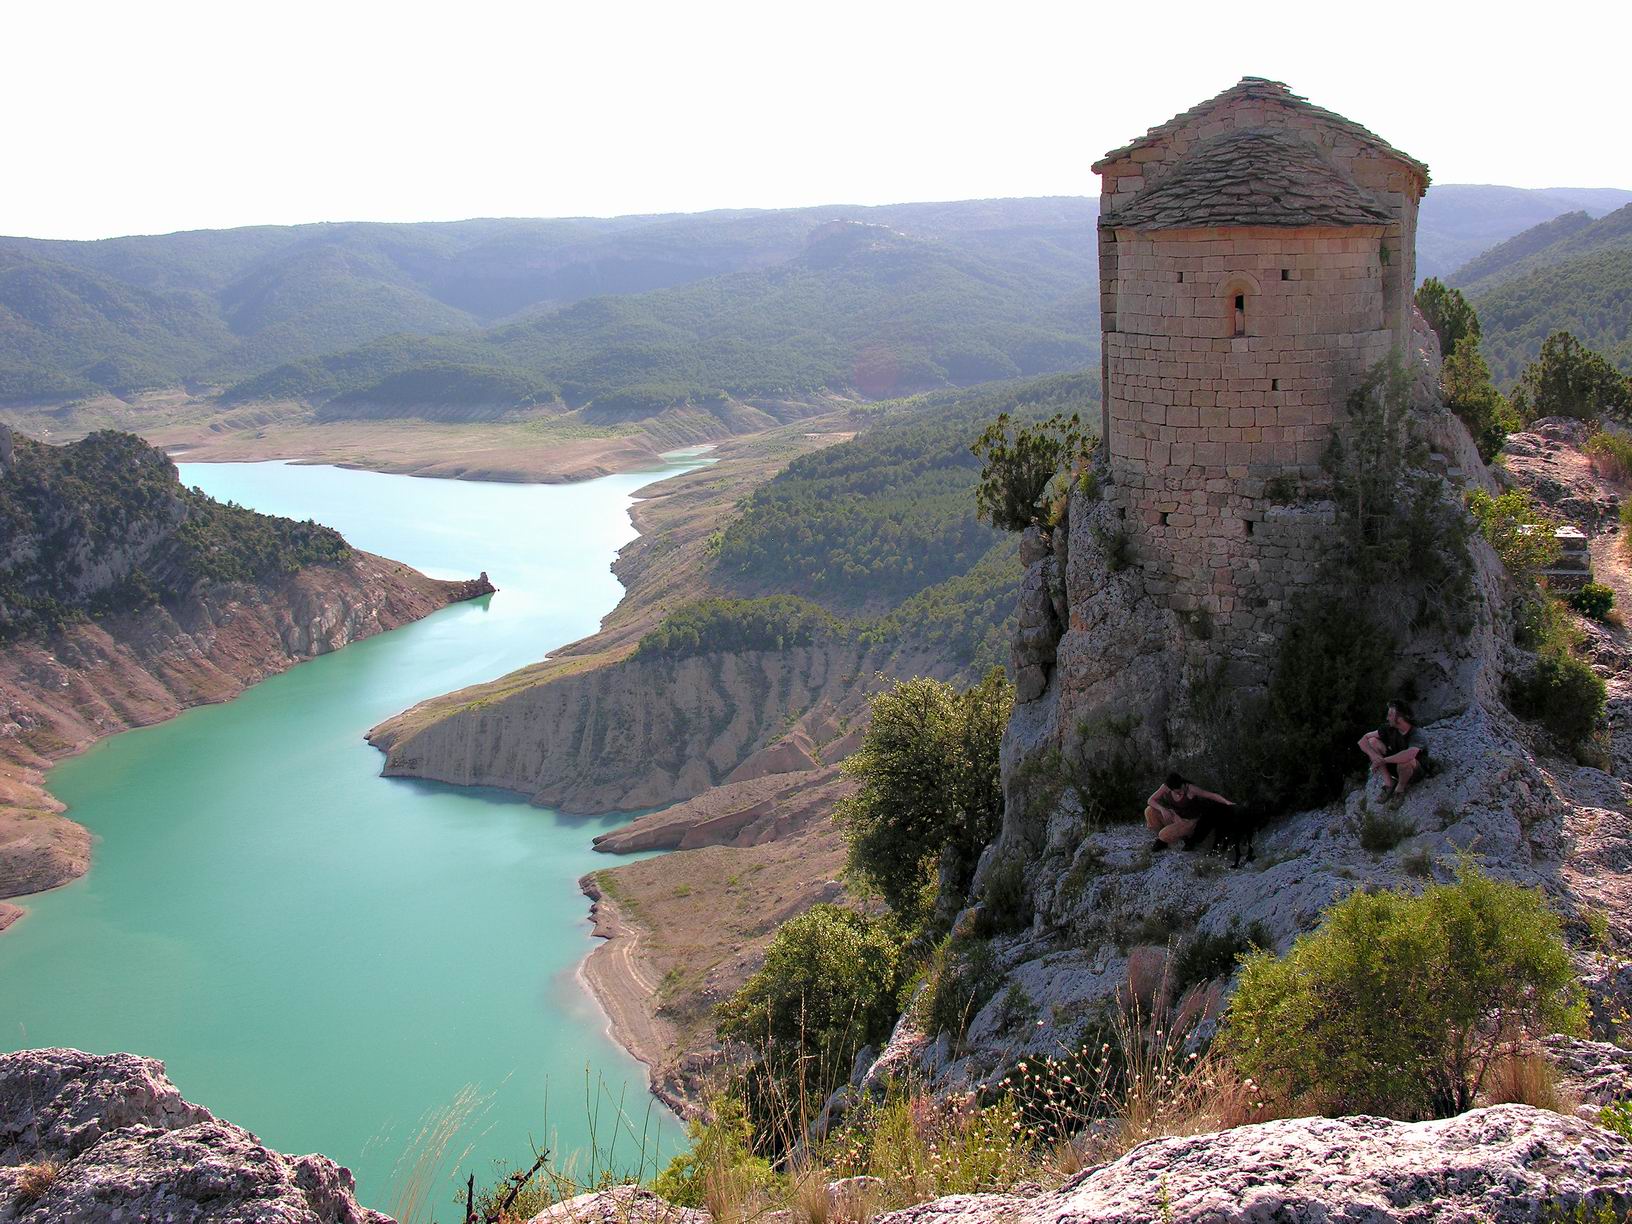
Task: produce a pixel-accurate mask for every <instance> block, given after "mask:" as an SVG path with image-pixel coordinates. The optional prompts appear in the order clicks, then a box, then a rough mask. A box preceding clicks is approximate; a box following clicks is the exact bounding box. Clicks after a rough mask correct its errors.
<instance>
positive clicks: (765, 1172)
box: [516, 1095, 776, 1219]
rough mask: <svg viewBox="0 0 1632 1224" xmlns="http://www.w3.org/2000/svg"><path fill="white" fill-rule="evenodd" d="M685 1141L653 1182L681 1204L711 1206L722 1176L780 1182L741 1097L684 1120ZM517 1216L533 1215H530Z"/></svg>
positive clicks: (755, 1184) (758, 1185)
mask: <svg viewBox="0 0 1632 1224" xmlns="http://www.w3.org/2000/svg"><path fill="white" fill-rule="evenodd" d="M686 1139H687V1141H688V1142H687V1147H686V1150H685V1151H683V1152H679V1153H677V1154H676V1155H675V1156H674V1158H673V1159H671V1160H670V1161H669V1163H668V1165H667V1166H665V1167H664V1169H663V1171H662V1172H661V1173H659V1174H658V1175H657V1177H656V1178H655V1179H654V1180H653V1182H652V1189H653V1191H655V1192H656V1193H657V1194H659V1195H661V1196H662V1197H663V1198H665V1199H667V1200H668V1201H669V1202H671V1203H673V1204H674V1205H675V1206H677V1207H690V1208H693V1209H695V1210H703V1209H705V1208H706V1207H708V1205H709V1203H708V1200H709V1195H710V1191H711V1190H712V1189H713V1187H712V1186H711V1185H710V1182H711V1181H717V1180H718V1179H720V1178H721V1177H722V1176H725V1177H733V1179H734V1180H737V1181H739V1183H740V1184H743V1185H745V1186H746V1187H748V1188H751V1189H765V1188H767V1187H769V1186H771V1185H773V1184H774V1183H775V1181H776V1174H775V1173H774V1172H773V1171H772V1169H771V1165H770V1162H769V1161H768V1160H766V1159H764V1158H763V1157H761V1156H757V1155H755V1154H754V1135H753V1127H752V1126H751V1125H750V1124H749V1121H748V1112H747V1110H746V1109H745V1108H744V1107H743V1103H742V1100H741V1099H740V1098H739V1097H735V1096H731V1095H721V1096H716V1097H714V1098H712V1099H711V1100H710V1101H709V1102H708V1108H707V1110H706V1111H705V1113H704V1115H703V1117H700V1118H693V1119H692V1120H691V1121H689V1122H687V1123H686ZM548 1205H549V1204H547V1203H546V1204H544V1206H548ZM516 1218H517V1219H530V1218H531V1215H530V1214H526V1215H523V1214H518V1215H517V1217H516Z"/></svg>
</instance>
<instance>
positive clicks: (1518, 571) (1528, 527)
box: [1468, 489, 1559, 586]
mask: <svg viewBox="0 0 1632 1224" xmlns="http://www.w3.org/2000/svg"><path fill="white" fill-rule="evenodd" d="M1468 509H1469V510H1471V511H1473V517H1474V519H1475V520H1476V521H1477V522H1478V524H1479V529H1480V531H1482V532H1483V533H1484V536H1485V539H1487V540H1489V541H1490V546H1491V547H1492V548H1494V549H1495V550H1496V555H1497V557H1499V558H1500V559H1501V562H1502V565H1503V566H1504V567H1505V568H1506V570H1507V572H1508V573H1509V574H1511V575H1513V577H1514V578H1515V579H1516V580H1517V581H1518V582H1519V583H1520V584H1521V585H1524V586H1529V585H1530V584H1532V583H1534V582H1535V580H1536V575H1537V573H1538V572H1539V571H1541V570H1544V569H1546V568H1547V567H1548V566H1549V565H1551V564H1552V563H1553V562H1554V561H1556V560H1558V554H1559V544H1558V539H1557V538H1556V537H1555V536H1554V535H1553V521H1552V519H1551V518H1550V517H1548V515H1547V514H1546V513H1545V512H1544V511H1543V510H1542V509H1541V507H1540V506H1538V505H1536V503H1535V501H1534V500H1533V499H1532V498H1531V496H1530V494H1529V493H1528V492H1526V491H1525V490H1524V489H1509V490H1508V491H1507V492H1506V493H1503V494H1501V495H1500V496H1498V497H1492V496H1491V495H1490V494H1489V493H1486V492H1484V491H1483V490H1482V489H1475V490H1474V491H1473V492H1472V493H1470V494H1468Z"/></svg>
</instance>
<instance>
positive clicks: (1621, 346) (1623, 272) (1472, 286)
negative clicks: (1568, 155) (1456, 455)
mask: <svg viewBox="0 0 1632 1224" xmlns="http://www.w3.org/2000/svg"><path fill="white" fill-rule="evenodd" d="M1449 283H1450V284H1452V285H1455V286H1457V287H1458V288H1460V289H1462V291H1463V292H1464V293H1465V294H1467V296H1468V298H1469V300H1470V301H1472V302H1473V304H1474V307H1475V308H1476V309H1477V310H1478V312H1479V320H1480V324H1481V328H1482V336H1481V344H1482V347H1483V349H1484V353H1485V358H1486V360H1487V361H1489V363H1490V367H1491V371H1492V373H1493V374H1494V375H1495V376H1496V378H1497V380H1498V381H1500V382H1504V383H1508V382H1512V381H1513V380H1514V379H1516V378H1517V377H1518V375H1519V372H1520V370H1521V369H1523V367H1524V365H1525V364H1526V363H1527V362H1529V361H1531V360H1533V359H1534V358H1535V356H1536V354H1537V353H1538V352H1540V350H1541V344H1542V341H1544V340H1545V339H1546V338H1547V337H1548V336H1549V335H1551V334H1552V333H1553V332H1555V331H1561V330H1562V331H1569V332H1572V333H1573V334H1574V335H1575V337H1576V339H1578V340H1580V341H1581V342H1582V343H1583V344H1585V345H1587V346H1588V347H1589V348H1592V349H1596V350H1598V351H1599V352H1601V353H1603V354H1604V355H1605V356H1606V357H1608V358H1609V359H1610V360H1611V361H1612V362H1614V363H1615V364H1616V365H1617V366H1619V367H1620V368H1621V369H1622V370H1624V371H1626V372H1628V373H1632V204H1627V205H1625V206H1623V207H1621V208H1619V209H1616V210H1615V211H1614V212H1611V213H1609V214H1607V215H1605V216H1601V217H1598V218H1596V219H1594V218H1593V217H1591V216H1590V215H1589V214H1587V213H1586V212H1570V213H1565V214H1564V215H1562V216H1560V217H1556V218H1554V219H1553V220H1551V221H1547V222H1544V223H1542V224H1541V225H1537V226H1535V227H1533V228H1531V229H1528V230H1525V231H1524V232H1523V233H1521V234H1518V235H1517V236H1515V237H1513V238H1510V239H1508V240H1507V241H1506V242H1504V243H1501V244H1500V245H1499V246H1496V247H1493V248H1491V249H1490V250H1488V251H1486V252H1485V253H1484V254H1482V255H1480V256H1478V257H1477V258H1476V259H1473V260H1471V261H1469V262H1468V263H1467V264H1466V265H1464V266H1463V267H1461V268H1459V269H1457V270H1456V272H1454V273H1453V274H1452V275H1451V276H1450V277H1449Z"/></svg>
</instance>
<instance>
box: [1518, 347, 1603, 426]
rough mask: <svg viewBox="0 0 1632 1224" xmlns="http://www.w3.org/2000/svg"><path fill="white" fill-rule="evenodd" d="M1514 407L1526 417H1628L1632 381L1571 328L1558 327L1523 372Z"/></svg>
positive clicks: (1585, 418) (1530, 419)
mask: <svg viewBox="0 0 1632 1224" xmlns="http://www.w3.org/2000/svg"><path fill="white" fill-rule="evenodd" d="M1513 409H1514V411H1515V412H1517V413H1518V414H1519V416H1520V417H1521V418H1523V419H1524V420H1525V421H1526V422H1529V421H1534V420H1538V419H1540V418H1541V417H1551V416H1564V417H1577V418H1579V419H1582V420H1596V419H1597V418H1598V417H1600V416H1613V415H1620V416H1625V415H1627V414H1628V413H1632V382H1629V381H1628V380H1627V378H1626V376H1625V375H1624V374H1622V373H1621V372H1620V371H1619V370H1617V369H1616V368H1615V367H1614V366H1612V365H1611V364H1610V363H1609V362H1608V361H1606V360H1604V358H1603V357H1602V356H1601V355H1600V354H1598V353H1595V352H1593V351H1592V350H1591V349H1588V348H1585V347H1583V345H1582V344H1581V342H1580V341H1579V340H1577V339H1576V338H1575V337H1574V336H1572V335H1571V334H1570V333H1569V332H1564V331H1560V332H1554V333H1553V334H1552V335H1550V336H1548V337H1547V339H1546V341H1545V342H1543V344H1542V346H1541V353H1540V354H1539V355H1538V356H1537V358H1536V360H1535V361H1533V362H1531V363H1530V364H1529V365H1527V366H1526V367H1525V368H1524V373H1523V374H1522V375H1520V376H1519V385H1518V387H1517V389H1515V390H1514V392H1513Z"/></svg>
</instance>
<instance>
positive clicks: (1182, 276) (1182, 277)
mask: <svg viewBox="0 0 1632 1224" xmlns="http://www.w3.org/2000/svg"><path fill="white" fill-rule="evenodd" d="M1179 284H1181V285H1182V284H1184V273H1183V272H1180V273H1179Z"/></svg>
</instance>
